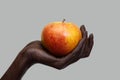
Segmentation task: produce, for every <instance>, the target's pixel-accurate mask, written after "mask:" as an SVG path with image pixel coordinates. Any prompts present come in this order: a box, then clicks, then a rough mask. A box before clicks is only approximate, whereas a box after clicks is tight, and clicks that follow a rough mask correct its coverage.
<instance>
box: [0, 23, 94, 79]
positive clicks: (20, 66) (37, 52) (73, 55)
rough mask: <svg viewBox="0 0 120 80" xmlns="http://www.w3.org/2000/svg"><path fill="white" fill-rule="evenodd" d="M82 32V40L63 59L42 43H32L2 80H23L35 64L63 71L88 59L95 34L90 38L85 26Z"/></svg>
mask: <svg viewBox="0 0 120 80" xmlns="http://www.w3.org/2000/svg"><path fill="white" fill-rule="evenodd" d="M80 30H81V31H82V36H83V38H82V40H81V41H80V42H79V44H78V45H77V47H76V48H75V49H74V50H73V51H71V52H70V54H68V55H67V56H65V57H61V58H57V57H55V56H53V55H51V54H50V53H49V51H47V50H46V49H45V48H44V47H43V46H42V44H41V41H33V42H30V43H29V44H28V45H26V46H25V47H24V48H23V49H22V50H21V52H20V53H19V54H18V55H17V57H16V59H15V60H14V61H13V63H12V64H11V66H10V67H9V68H8V70H7V71H6V72H5V74H4V75H3V76H2V78H1V79H0V80H21V79H22V76H23V75H24V74H25V72H26V71H27V70H28V69H29V68H30V67H31V66H32V65H33V64H35V63H41V64H44V65H47V66H50V67H53V68H56V69H58V70H61V69H64V68H65V67H67V66H69V65H70V64H72V63H74V62H76V61H78V60H79V59H81V58H86V57H88V56H89V55H90V52H91V50H92V47H93V44H94V40H93V34H90V35H89V37H88V34H87V31H86V29H85V27H84V25H82V26H81V28H80Z"/></svg>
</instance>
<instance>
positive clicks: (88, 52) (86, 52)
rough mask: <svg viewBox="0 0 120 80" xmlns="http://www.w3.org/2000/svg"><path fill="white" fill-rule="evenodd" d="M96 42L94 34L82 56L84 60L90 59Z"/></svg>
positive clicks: (91, 35)
mask: <svg viewBox="0 0 120 80" xmlns="http://www.w3.org/2000/svg"><path fill="white" fill-rule="evenodd" d="M93 44H94V41H93V34H90V35H89V38H88V40H87V44H86V48H85V51H84V54H83V55H82V56H81V57H82V58H85V57H88V56H89V55H90V52H91V50H92V47H93Z"/></svg>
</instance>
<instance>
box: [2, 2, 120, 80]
mask: <svg viewBox="0 0 120 80" xmlns="http://www.w3.org/2000/svg"><path fill="white" fill-rule="evenodd" d="M119 8H120V3H119V0H0V77H2V75H3V74H4V73H5V71H6V70H7V69H8V67H9V66H10V64H11V63H12V62H13V60H14V59H15V57H16V56H17V54H18V53H19V51H20V50H22V48H23V47H24V46H25V45H26V44H28V43H29V42H31V41H33V40H40V35H41V31H42V29H43V27H44V25H46V24H47V23H48V22H52V21H61V20H62V19H63V18H65V19H66V21H71V22H74V23H76V24H77V25H82V24H85V25H86V28H87V30H88V31H89V33H91V32H92V33H94V36H95V38H94V40H95V45H94V48H93V50H92V52H91V56H90V57H89V58H86V59H81V60H80V61H78V62H76V63H74V64H72V65H70V66H69V67H67V68H65V69H63V70H60V71H59V70H56V69H53V68H51V67H48V66H44V65H42V64H36V65H34V66H32V67H31V68H30V69H29V70H28V71H27V73H26V74H25V75H24V77H23V79H22V80H98V79H99V80H120V76H119V75H120V62H119V61H120V51H119V48H120V42H119V41H120V38H119V34H120V30H119V29H120V28H119V27H120V9H119Z"/></svg>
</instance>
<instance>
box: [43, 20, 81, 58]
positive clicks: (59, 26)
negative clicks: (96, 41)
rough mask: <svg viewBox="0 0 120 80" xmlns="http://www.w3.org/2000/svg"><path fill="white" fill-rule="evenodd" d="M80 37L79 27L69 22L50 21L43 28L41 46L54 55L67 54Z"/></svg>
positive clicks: (61, 55)
mask: <svg viewBox="0 0 120 80" xmlns="http://www.w3.org/2000/svg"><path fill="white" fill-rule="evenodd" d="M81 39H82V33H81V31H80V29H79V27H78V26H77V25H75V24H73V23H71V22H52V23H49V24H48V25H46V26H45V27H44V29H43V32H42V36H41V41H42V44H43V46H44V47H45V48H46V49H47V50H48V51H50V52H51V54H52V55H54V56H56V57H63V56H66V55H68V54H69V53H70V52H71V51H72V50H73V49H74V48H75V47H76V46H77V44H78V43H79V41H80V40H81Z"/></svg>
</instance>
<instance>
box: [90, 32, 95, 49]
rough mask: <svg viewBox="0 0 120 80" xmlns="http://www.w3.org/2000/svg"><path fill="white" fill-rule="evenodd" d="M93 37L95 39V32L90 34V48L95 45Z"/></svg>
mask: <svg viewBox="0 0 120 80" xmlns="http://www.w3.org/2000/svg"><path fill="white" fill-rule="evenodd" d="M93 39H94V36H93V34H90V36H89V47H90V48H92V46H93V45H94V41H93Z"/></svg>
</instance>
